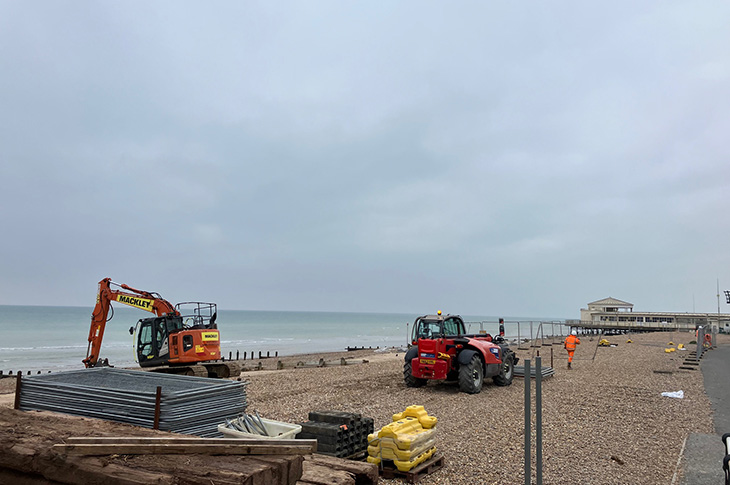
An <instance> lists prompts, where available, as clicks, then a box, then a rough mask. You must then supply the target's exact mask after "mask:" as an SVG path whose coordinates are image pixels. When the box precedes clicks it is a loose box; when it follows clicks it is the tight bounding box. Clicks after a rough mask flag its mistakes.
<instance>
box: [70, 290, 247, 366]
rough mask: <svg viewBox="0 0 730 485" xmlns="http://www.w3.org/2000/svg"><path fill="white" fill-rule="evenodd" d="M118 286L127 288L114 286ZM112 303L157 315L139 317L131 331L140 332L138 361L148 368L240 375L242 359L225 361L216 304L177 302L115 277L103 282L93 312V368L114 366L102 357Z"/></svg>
mask: <svg viewBox="0 0 730 485" xmlns="http://www.w3.org/2000/svg"><path fill="white" fill-rule="evenodd" d="M112 285H113V286H116V287H118V288H121V289H122V290H126V291H120V290H117V289H112ZM112 302H119V303H123V304H125V305H129V306H132V307H135V308H139V309H140V310H145V311H148V312H150V313H154V314H155V315H156V316H155V317H151V318H143V319H141V320H139V321H138V322H137V325H136V326H135V327H132V328H130V329H129V333H130V334H132V335H133V336H134V349H135V355H136V358H137V362H139V365H140V366H141V367H142V368H144V369H145V370H151V371H155V372H165V373H169V374H183V375H194V376H199V377H232V376H237V375H240V372H241V371H240V368H239V367H238V365H237V364H236V363H233V362H220V361H219V360H220V358H221V348H220V335H219V333H218V326H217V325H216V323H215V321H216V318H217V315H218V314H217V307H216V304H215V303H202V302H185V303H178V304H177V305H174V306H173V305H172V304H171V303H170V302H169V301H167V300H165V299H164V298H162V297H161V296H160V295H159V294H158V293H151V292H147V291H142V290H137V289H135V288H132V287H131V286H127V285H124V284H122V285H117V284H116V283H113V282H112V280H111V278H104V279H103V280H101V281H100V282H99V291H98V293H97V295H96V306H95V307H94V312H93V313H92V314H91V328H90V329H89V345H88V347H87V350H86V358H85V359H84V360H83V361H82V362H83V363H84V365H85V366H86V367H87V368H88V367H98V366H104V365H109V362H108V360H107V359H100V358H99V352H100V351H101V342H102V339H103V338H104V329H105V328H106V323H107V322H108V321H109V320H111V318H112V317H111V316H109V310H110V309H111V310H112V312H111V313H112V316H113V315H114V311H113V310H114V309H113V307H112V306H111V303H112ZM107 317H108V318H107Z"/></svg>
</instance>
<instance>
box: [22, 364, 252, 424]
mask: <svg viewBox="0 0 730 485" xmlns="http://www.w3.org/2000/svg"><path fill="white" fill-rule="evenodd" d="M158 387H159V388H160V389H161V392H160V396H159V399H158V396H157V389H158ZM18 402H19V409H21V410H24V411H26V410H40V411H54V412H58V413H64V414H72V415H76V416H85V417H90V418H97V419H104V420H107V421H116V422H119V423H127V424H133V425H137V426H143V427H145V428H155V427H157V428H158V429H160V430H163V431H172V432H176V433H182V434H190V435H196V436H202V437H220V436H222V434H221V433H220V432H219V431H218V425H219V424H220V423H222V422H225V421H226V419H233V418H235V417H237V416H239V415H240V414H242V413H245V411H246V408H247V406H248V403H247V399H246V382H236V381H226V380H213V379H207V378H202V377H187V376H176V375H170V374H159V373H150V372H144V371H133V370H125V369H116V368H110V367H100V368H94V369H83V370H78V371H70V372H59V373H55V374H45V375H39V376H31V377H27V378H23V379H22V385H21V389H20V398H19V401H18Z"/></svg>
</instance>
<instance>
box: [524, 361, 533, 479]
mask: <svg viewBox="0 0 730 485" xmlns="http://www.w3.org/2000/svg"><path fill="white" fill-rule="evenodd" d="M524 381H525V485H530V483H531V482H532V477H531V471H530V465H531V463H530V462H531V460H532V455H531V453H530V444H531V434H532V430H531V428H530V359H525V379H524Z"/></svg>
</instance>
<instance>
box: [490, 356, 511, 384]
mask: <svg viewBox="0 0 730 485" xmlns="http://www.w3.org/2000/svg"><path fill="white" fill-rule="evenodd" d="M514 377H515V356H514V355H513V354H512V352H510V353H509V354H507V355H506V356H505V358H504V362H503V363H502V369H501V372H500V373H499V374H498V375H496V376H494V378H493V379H492V380H493V381H494V383H495V384H496V385H498V386H509V385H510V384H512V379H513V378H514Z"/></svg>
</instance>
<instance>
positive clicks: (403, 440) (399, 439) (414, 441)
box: [377, 418, 434, 450]
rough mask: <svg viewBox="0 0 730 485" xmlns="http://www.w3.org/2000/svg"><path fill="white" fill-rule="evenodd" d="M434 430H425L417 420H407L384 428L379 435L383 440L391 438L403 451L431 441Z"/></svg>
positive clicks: (395, 422)
mask: <svg viewBox="0 0 730 485" xmlns="http://www.w3.org/2000/svg"><path fill="white" fill-rule="evenodd" d="M433 431H434V430H431V429H424V428H423V426H421V423H420V422H419V421H418V420H417V419H416V418H405V419H401V420H399V421H394V422H392V423H390V424H389V425H387V426H383V427H382V428H381V429H380V431H378V433H377V437H378V438H380V439H381V440H382V439H384V438H390V439H391V440H393V441H395V442H396V443H397V444H398V448H400V449H401V450H409V449H411V448H412V447H414V446H417V445H418V444H419V443H423V442H424V441H425V440H427V439H429V437H430V436H431V434H432V433H433Z"/></svg>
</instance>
